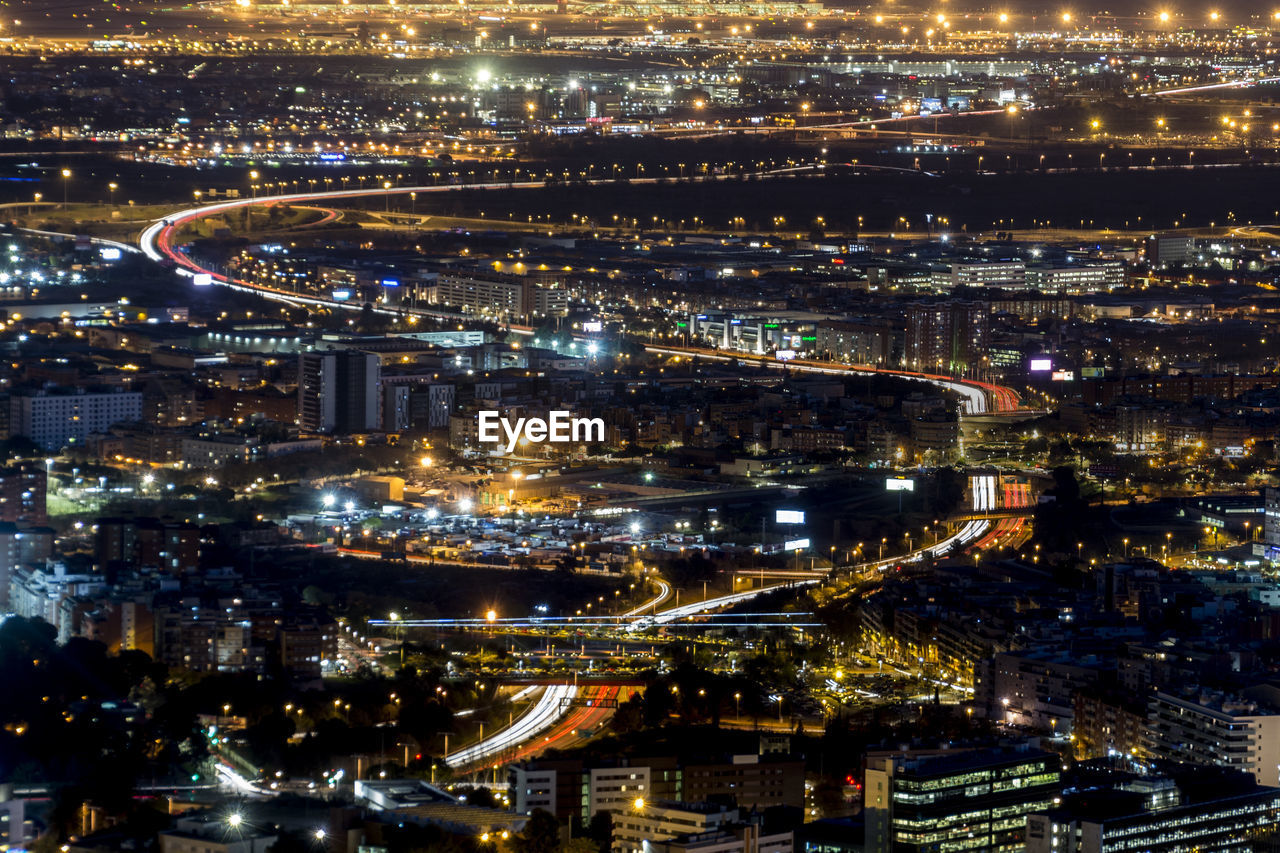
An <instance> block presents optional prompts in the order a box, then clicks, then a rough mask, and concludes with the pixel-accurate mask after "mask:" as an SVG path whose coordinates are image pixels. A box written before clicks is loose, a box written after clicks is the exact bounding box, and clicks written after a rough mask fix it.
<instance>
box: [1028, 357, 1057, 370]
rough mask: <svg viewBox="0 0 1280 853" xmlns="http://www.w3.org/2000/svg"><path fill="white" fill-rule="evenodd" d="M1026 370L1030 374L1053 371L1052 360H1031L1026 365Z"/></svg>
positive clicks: (1044, 358) (1040, 358) (1042, 358)
mask: <svg viewBox="0 0 1280 853" xmlns="http://www.w3.org/2000/svg"><path fill="white" fill-rule="evenodd" d="M1027 369H1028V370H1030V371H1031V372H1032V373H1048V372H1049V371H1050V370H1053V359H1051V358H1046V357H1043V356H1041V357H1039V358H1033V359H1031V362H1030V363H1029V364H1028V365H1027Z"/></svg>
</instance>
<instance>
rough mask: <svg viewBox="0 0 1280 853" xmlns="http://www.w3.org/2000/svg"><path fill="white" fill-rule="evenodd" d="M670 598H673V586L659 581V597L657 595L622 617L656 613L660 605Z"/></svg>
mask: <svg viewBox="0 0 1280 853" xmlns="http://www.w3.org/2000/svg"><path fill="white" fill-rule="evenodd" d="M670 597H671V584H669V583H667V582H666V581H664V580H661V579H660V580H658V594H657V595H655V596H654V597H653V598H651V599H649V600H648V601H646V602H645V603H644V604H641V605H639V606H638V607H633V608H631V609H630V610H628V611H627V612H626V613H624V614H622V615H623V616H640V615H641V614H644V613H648V612H649V611H655V612H656V611H657V609H658V605H660V604H663V603H664V602H666V600H667V599H668V598H670Z"/></svg>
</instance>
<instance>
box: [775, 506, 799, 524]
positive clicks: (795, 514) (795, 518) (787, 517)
mask: <svg viewBox="0 0 1280 853" xmlns="http://www.w3.org/2000/svg"><path fill="white" fill-rule="evenodd" d="M773 520H774V521H775V522H777V523H778V524H804V512H803V511H801V510H798V509H780V510H778V511H777V512H775V513H774V516H773Z"/></svg>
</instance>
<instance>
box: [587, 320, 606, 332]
mask: <svg viewBox="0 0 1280 853" xmlns="http://www.w3.org/2000/svg"><path fill="white" fill-rule="evenodd" d="M582 331H584V332H603V331H604V323H602V322H600V321H599V320H587V321H586V322H585V323H583V324H582Z"/></svg>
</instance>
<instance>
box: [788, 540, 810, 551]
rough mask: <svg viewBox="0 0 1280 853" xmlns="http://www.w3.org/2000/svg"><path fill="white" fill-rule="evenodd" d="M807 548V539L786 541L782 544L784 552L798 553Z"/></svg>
mask: <svg viewBox="0 0 1280 853" xmlns="http://www.w3.org/2000/svg"><path fill="white" fill-rule="evenodd" d="M808 547H809V540H808V539H788V540H787V541H786V542H783V543H782V549H783V550H784V551H800V550H803V549H805V548H808Z"/></svg>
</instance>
